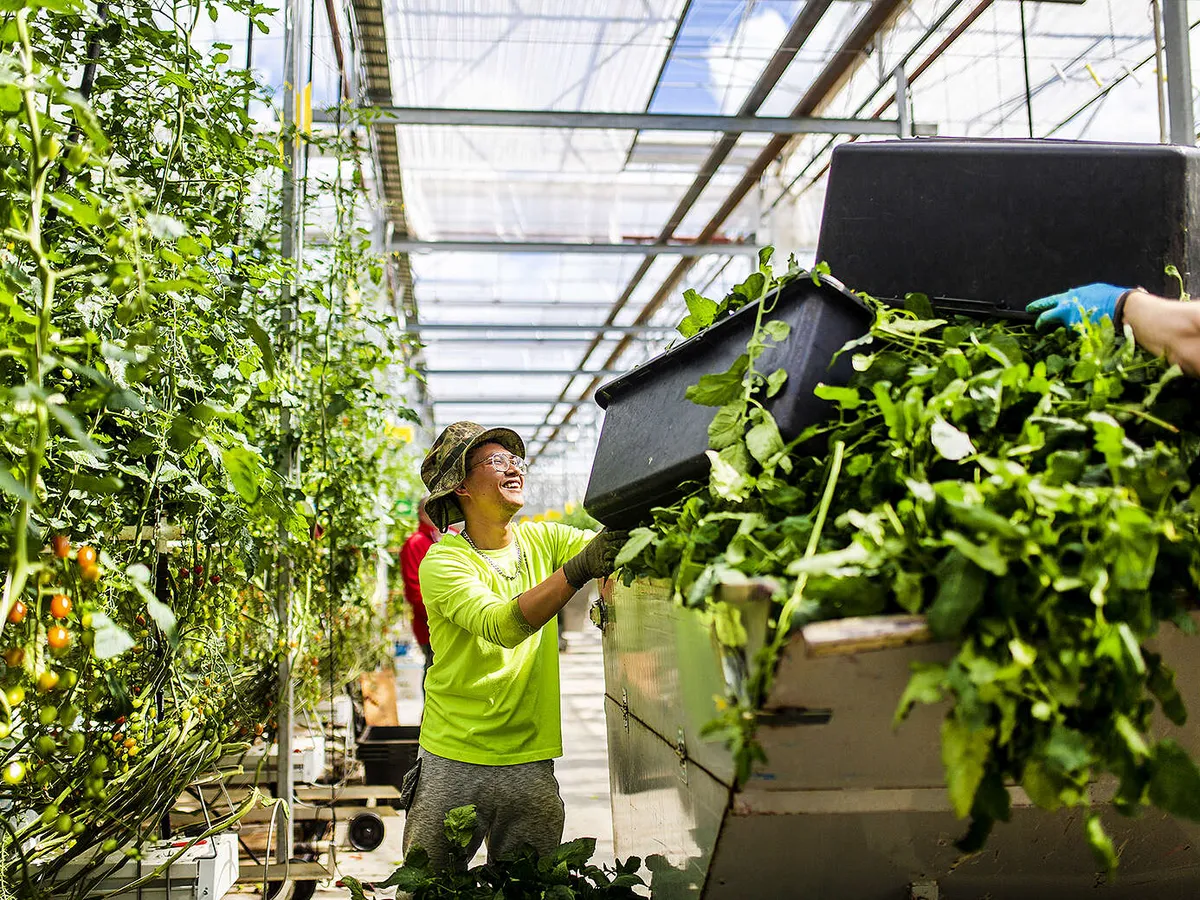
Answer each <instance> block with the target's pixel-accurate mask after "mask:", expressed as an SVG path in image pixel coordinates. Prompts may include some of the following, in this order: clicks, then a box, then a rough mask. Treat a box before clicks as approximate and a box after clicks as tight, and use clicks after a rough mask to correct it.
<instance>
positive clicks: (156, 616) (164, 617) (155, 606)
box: [146, 597, 178, 636]
mask: <svg viewBox="0 0 1200 900" xmlns="http://www.w3.org/2000/svg"><path fill="white" fill-rule="evenodd" d="M146 611H147V612H149V613H150V618H152V619H153V620H154V622H155V624H156V625H158V627H159V628H161V629H162V632H163V634H166V635H169V636H173V635H174V634H175V628H176V626H177V624H178V623H177V621H176V619H175V613H174V612H172V611H171V607H169V606H167V604H165V603H163V602H162V601H161V600H159V599H158V598H156V597H148V598H146Z"/></svg>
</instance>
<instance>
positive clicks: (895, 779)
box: [599, 581, 1200, 900]
mask: <svg viewBox="0 0 1200 900" xmlns="http://www.w3.org/2000/svg"><path fill="white" fill-rule="evenodd" d="M602 605H603V611H602V614H601V615H600V616H599V618H600V619H601V620H602V621H603V630H604V654H605V683H606V693H607V699H606V703H605V712H606V716H607V719H608V738H609V755H610V780H611V783H612V798H613V831H614V838H615V845H616V851H617V855H618V856H622V857H623V856H629V855H639V856H645V857H650V856H652V855H655V854H657V856H656V857H655V858H654V860H653V862H652V863H651V865H650V868H651V873H652V889H653V891H654V896H655V897H656V898H660V897H661V898H664V900H674V898H680V897H702V898H705V900H726V898H728V900H732V898H741V897H745V896H750V895H753V896H755V897H761V898H770V897H780V898H783V897H824V896H847V897H854V898H855V900H874V898H878V900H898V898H900V897H903V896H904V895H905V890H909V892H910V896H914V897H915V896H937V891H938V890H939V889H940V890H941V891H942V892H943V896H950V897H953V898H954V900H975V898H983V897H987V898H990V900H1018V898H1019V900H1042V898H1045V900H1074V898H1084V897H1088V898H1092V897H1097V896H1098V897H1101V898H1114V900H1117V898H1120V900H1134V898H1138V900H1140V898H1144V897H1147V896H1154V897H1155V898H1156V900H1157V898H1163V900H1174V898H1179V900H1183V898H1189V900H1190V898H1192V897H1196V896H1200V828H1198V827H1197V826H1195V825H1193V824H1191V823H1186V822H1181V821H1179V820H1176V819H1174V818H1172V817H1170V816H1166V815H1164V814H1162V813H1159V812H1157V811H1148V812H1147V813H1146V814H1144V815H1143V816H1141V817H1139V818H1137V819H1126V818H1123V817H1121V816H1119V815H1117V814H1116V813H1115V812H1114V811H1113V810H1112V809H1111V807H1109V806H1108V804H1107V803H1106V802H1105V797H1106V796H1107V795H1110V794H1111V786H1109V785H1105V784H1104V783H1103V782H1102V783H1099V784H1097V785H1096V786H1095V787H1094V792H1093V797H1094V808H1096V809H1097V810H1098V811H1100V812H1101V813H1102V815H1103V817H1104V821H1105V824H1106V826H1107V827H1108V829H1109V831H1110V834H1111V835H1112V837H1113V839H1114V841H1115V842H1116V845H1117V847H1118V849H1119V850H1120V852H1121V854H1122V856H1121V870H1120V873H1119V877H1118V878H1117V879H1116V881H1115V882H1114V883H1112V884H1105V883H1103V879H1101V878H1099V877H1098V876H1097V875H1096V866H1095V863H1094V861H1093V859H1092V857H1091V854H1090V852H1089V850H1088V848H1087V846H1086V843H1085V841H1084V836H1083V825H1082V818H1081V814H1080V813H1079V811H1074V810H1061V811H1059V812H1057V813H1054V814H1049V813H1046V812H1044V811H1042V810H1038V809H1036V808H1034V807H1032V806H1031V804H1030V801H1029V799H1028V797H1026V796H1025V794H1024V792H1023V791H1021V790H1020V788H1018V787H1015V786H1014V787H1011V788H1010V794H1011V795H1012V798H1013V818H1012V821H1011V822H1009V823H1006V824H1004V823H1002V824H998V825H997V827H996V829H995V831H994V832H993V834H992V837H991V839H990V840H989V842H988V845H987V847H986V849H985V850H984V852H982V853H980V854H976V855H974V856H970V857H962V856H961V854H959V853H958V852H957V851H956V850H955V849H954V847H953V843H954V841H955V840H956V839H957V838H958V837H960V836H961V835H962V833H963V832H964V831H965V827H966V823H965V822H963V821H960V820H958V819H956V818H955V817H954V815H953V814H952V812H951V811H950V805H949V798H948V796H947V794H946V790H945V786H944V781H943V773H942V768H941V759H940V743H939V725H940V720H941V715H942V712H943V709H942V708H938V707H918V708H917V709H916V710H914V712H913V715H912V716H911V717H910V718H909V720H908V721H906V722H904V723H903V724H902V725H901V726H900V727H899V728H893V727H892V716H893V712H894V710H895V705H896V703H897V701H898V699H899V697H900V695H901V693H902V692H903V689H904V685H905V683H906V680H907V678H908V674H909V666H910V663H911V662H913V661H916V660H927V661H933V660H939V659H946V658H948V656H949V653H950V648H949V647H948V646H946V645H938V644H932V643H923V642H922V641H927V640H928V635H927V634H924V633H922V632H923V623H922V622H921V621H920V620H919V618H915V617H882V618H880V619H878V620H844V621H843V622H841V623H833V622H831V623H820V625H819V626H810V627H809V628H808V629H805V631H804V633H803V634H801V635H797V636H796V637H795V638H794V639H793V640H792V642H791V643H790V645H789V646H788V648H787V651H786V653H785V656H784V659H783V660H782V661H781V664H780V668H779V670H778V673H777V677H776V680H775V685H774V688H773V690H772V691H771V695H770V696H769V697H768V699H767V702H766V704H765V705H764V709H763V717H762V720H761V723H760V726H759V731H758V737H759V740H760V742H761V743H762V745H763V748H764V749H765V751H766V754H767V757H768V762H767V763H766V764H765V765H760V766H757V767H756V768H755V770H754V771H753V773H752V775H751V778H750V781H749V782H748V783H747V784H746V785H745V786H744V787H743V788H742V789H737V788H735V786H734V785H733V778H732V773H733V763H732V757H731V756H730V754H729V752H728V751H727V750H726V749H725V748H724V747H722V746H721V745H720V744H716V743H712V742H706V741H703V740H701V739H700V729H701V728H702V727H703V726H704V725H705V724H706V723H707V722H708V721H709V720H710V719H712V718H714V717H715V716H716V714H717V699H716V698H719V697H722V696H724V695H725V694H726V693H727V692H728V691H729V690H731V689H733V690H736V689H737V687H738V684H737V680H738V678H739V677H742V676H744V674H745V672H744V666H743V668H742V669H741V670H739V664H738V661H737V660H736V659H732V660H731V659H730V657H729V655H728V654H727V653H724V652H722V649H721V648H720V646H719V645H718V644H717V642H716V641H715V640H714V638H713V636H712V634H711V629H710V627H709V626H708V623H707V621H706V619H705V617H704V616H703V615H702V614H700V613H697V612H696V611H694V610H689V609H684V608H682V607H680V606H678V605H676V604H674V603H672V601H671V594H670V588H669V586H668V585H667V584H666V583H665V582H653V581H641V582H635V583H634V584H632V585H629V586H623V585H619V584H618V585H610V587H609V589H608V590H606V592H605V596H604V598H603V599H602ZM739 606H740V608H741V611H742V615H743V622H744V624H746V626H747V630H748V632H749V634H750V636H751V640H750V643H749V646H748V647H747V648H746V653H745V657H746V658H752V657H753V652H754V650H755V649H756V648H757V647H759V646H761V644H762V640H763V637H764V634H765V627H766V620H767V616H768V612H769V607H768V605H767V603H766V602H765V601H761V600H758V601H756V600H753V599H750V600H749V601H748V602H745V603H741V604H739ZM889 629H890V630H891V632H892V633H890V634H889V633H888V632H889ZM830 634H833V635H834V639H833V640H831V641H826V642H825V643H821V640H820V639H819V636H820V635H824V637H826V638H828V636H829V635H830ZM839 634H841V635H842V636H841V637H839ZM845 634H849V635H851V636H852V638H851V639H846V638H845V637H844V635H845ZM855 634H859V635H862V634H866V635H876V636H878V635H879V634H883V635H884V636H885V638H886V639H885V640H882V641H877V642H876V643H875V644H874V645H873V644H872V641H871V639H862V640H859V639H858V638H856V637H853V636H854V635H855ZM1189 640H1191V641H1193V642H1192V643H1187V642H1188V641H1189ZM1194 641H1195V639H1189V638H1187V637H1185V636H1183V635H1182V634H1181V633H1179V632H1178V631H1176V630H1175V629H1174V628H1166V629H1165V630H1164V633H1163V634H1162V635H1160V637H1159V639H1158V640H1157V642H1156V643H1157V644H1158V649H1159V650H1160V651H1161V652H1162V653H1163V654H1164V656H1165V657H1166V659H1167V661H1168V662H1169V663H1171V664H1173V665H1174V666H1175V667H1176V670H1177V676H1178V686H1179V689H1180V691H1181V693H1182V694H1183V695H1184V696H1185V697H1196V696H1200V654H1197V653H1196V652H1195V649H1196V645H1195V643H1194ZM743 663H744V660H743ZM1157 730H1158V731H1159V733H1168V732H1169V733H1171V734H1172V735H1173V736H1174V737H1175V738H1176V739H1177V740H1179V741H1180V742H1181V743H1182V744H1183V745H1184V746H1186V747H1187V748H1188V750H1189V751H1190V752H1192V753H1193V754H1196V755H1198V756H1200V726H1198V725H1197V724H1195V723H1193V724H1189V725H1188V726H1186V727H1185V728H1183V729H1175V728H1173V727H1170V726H1168V725H1167V724H1166V723H1161V722H1160V723H1159V726H1158V729H1157ZM927 889H928V890H929V891H932V893H925V891H926V890H927Z"/></svg>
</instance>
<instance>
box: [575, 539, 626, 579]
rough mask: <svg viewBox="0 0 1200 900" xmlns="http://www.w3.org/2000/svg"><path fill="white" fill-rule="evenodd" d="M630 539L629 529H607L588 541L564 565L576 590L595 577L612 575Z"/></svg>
mask: <svg viewBox="0 0 1200 900" xmlns="http://www.w3.org/2000/svg"><path fill="white" fill-rule="evenodd" d="M627 540H629V532H628V531H609V530H608V529H605V530H603V531H601V532H600V533H599V534H598V535H596V536H595V537H594V538H592V539H591V541H589V542H588V545H587V546H586V547H584V548H583V549H582V550H580V551H579V552H578V553H576V554H575V555H574V556H572V557H571V558H570V559H568V560H567V561H566V563H565V564H564V565H563V574H564V575H566V576H567V581H568V582H569V583H570V585H571V587H573V588H575V590H579V589H580V588H581V587H583V586H584V585H585V584H587V583H588V582H589V581H591V580H592V579H593V578H603V577H604V576H605V575H611V574H612V571H613V568H614V566H613V563H614V562H615V561H616V558H617V554H618V553H620V552H621V548H622V547H624V546H625V542H626V541H627Z"/></svg>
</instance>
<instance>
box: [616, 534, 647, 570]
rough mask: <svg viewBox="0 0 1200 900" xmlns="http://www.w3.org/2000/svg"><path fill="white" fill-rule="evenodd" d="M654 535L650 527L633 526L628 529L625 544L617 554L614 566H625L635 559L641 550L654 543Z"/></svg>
mask: <svg viewBox="0 0 1200 900" xmlns="http://www.w3.org/2000/svg"><path fill="white" fill-rule="evenodd" d="M656 537H657V535H655V533H654V531H653V530H652V529H650V528H635V529H633V530H632V531H630V532H629V540H627V541H626V542H625V546H623V547H622V548H621V552H620V553H618V554H617V559H616V562H615V563H614V565H615V566H616V568H618V569H619V568H621V567H622V566H627V565H629V563H631V562H633V561H634V560H635V559H637V558H638V557H639V556H640V555H641V553H642V551H643V550H645V549H646V548H647V547H649V546H650V545H651V544H653V543H654V539H655V538H656Z"/></svg>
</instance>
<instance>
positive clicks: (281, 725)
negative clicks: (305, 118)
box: [275, 0, 305, 862]
mask: <svg viewBox="0 0 1200 900" xmlns="http://www.w3.org/2000/svg"><path fill="white" fill-rule="evenodd" d="M304 12H305V4H304V3H303V0H301V2H296V0H284V8H283V17H284V18H283V21H284V32H283V40H284V52H283V58H284V81H283V127H284V142H283V146H284V155H285V158H284V169H283V187H282V190H281V196H280V199H281V204H282V209H281V211H280V219H281V226H280V235H279V254H280V256H281V257H282V258H283V260H284V261H285V262H286V261H288V260H294V261H296V262H298V261H299V258H300V240H301V227H302V224H303V223H302V222H301V221H300V210H299V209H298V202H299V194H300V192H299V185H298V179H297V167H298V165H299V163H300V134H299V131H298V129H297V128H296V120H297V114H296V113H297V103H296V101H297V99H298V96H299V90H300V78H301V75H300V73H301V71H302V70H301V65H302V62H301V60H302V54H301V47H303V45H304V32H305V27H304V26H305V23H304ZM295 302H296V297H295V290H294V285H293V284H292V283H291V281H290V280H288V281H285V282H284V284H283V286H282V290H281V291H280V310H279V333H280V337H281V339H282V343H283V347H282V349H283V351H284V353H286V354H288V355H290V356H291V357H292V358H293V359H294V358H295V355H296V343H295V340H294V335H293V330H294V327H295V325H294V323H295V320H296V318H297V315H296V310H295V308H294V306H295ZM279 427H280V434H281V435H282V448H281V450H280V454H279V460H278V467H279V473H280V475H282V476H283V479H284V481H285V482H290V481H291V480H292V478H293V477H294V474H295V467H296V446H295V442H294V439H293V438H292V415H291V411H290V410H289V409H288V408H287V407H286V406H283V407H281V409H280V412H279ZM279 537H280V545H281V546H286V542H287V539H288V536H287V529H286V528H284V527H283V526H282V525H281V526H280V529H279ZM277 590H278V594H277V595H276V598H275V604H276V615H277V616H278V619H279V637H280V642H281V645H282V646H281V647H280V651H279V709H278V710H277V713H276V721H277V723H278V724H277V727H276V729H275V743H276V750H277V753H278V756H277V757H276V762H275V796H276V797H278V798H280V799H281V800H283V802H284V804H285V805H286V808H287V813H288V814H287V816H286V818H285V824H284V826H283V827H282V828H281V830H280V834H279V835H278V840H279V845H278V846H279V850H278V857H277V858H278V859H279V860H280V861H283V862H286V861H287V860H289V859H291V857H292V852H293V847H294V844H295V840H294V835H293V832H292V816H291V809H292V799H293V794H294V793H295V791H294V788H295V783H294V780H293V778H292V728H293V726H294V722H293V716H292V713H293V709H292V705H293V689H292V688H293V686H292V660H291V649H290V647H289V646H288V644H289V642H290V640H291V625H292V609H291V606H292V563H291V560H290V559H289V558H288V557H287V556H284V557H282V558H281V559H280V561H279V582H278V586H277Z"/></svg>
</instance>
